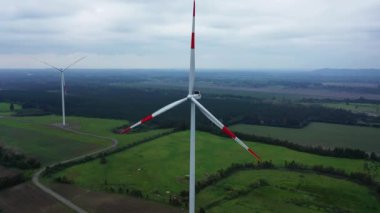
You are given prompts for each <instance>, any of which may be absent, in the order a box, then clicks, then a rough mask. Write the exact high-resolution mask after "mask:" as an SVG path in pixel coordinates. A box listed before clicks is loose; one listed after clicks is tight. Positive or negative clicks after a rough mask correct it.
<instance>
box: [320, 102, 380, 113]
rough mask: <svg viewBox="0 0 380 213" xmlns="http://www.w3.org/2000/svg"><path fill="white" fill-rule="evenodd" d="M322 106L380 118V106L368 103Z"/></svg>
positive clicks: (326, 104)
mask: <svg viewBox="0 0 380 213" xmlns="http://www.w3.org/2000/svg"><path fill="white" fill-rule="evenodd" d="M322 106H325V107H329V108H334V109H344V110H348V111H351V112H353V113H365V114H368V115H372V116H380V106H379V104H367V103H322Z"/></svg>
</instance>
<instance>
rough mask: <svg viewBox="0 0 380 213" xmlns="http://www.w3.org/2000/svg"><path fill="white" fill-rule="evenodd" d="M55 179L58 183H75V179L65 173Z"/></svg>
mask: <svg viewBox="0 0 380 213" xmlns="http://www.w3.org/2000/svg"><path fill="white" fill-rule="evenodd" d="M54 181H55V182H57V183H63V184H73V183H74V181H73V180H71V179H69V178H67V177H66V176H65V175H63V176H58V177H56V178H54Z"/></svg>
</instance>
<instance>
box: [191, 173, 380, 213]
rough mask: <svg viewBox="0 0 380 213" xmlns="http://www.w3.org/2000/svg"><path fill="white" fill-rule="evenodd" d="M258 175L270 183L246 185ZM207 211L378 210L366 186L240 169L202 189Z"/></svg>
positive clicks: (200, 200) (305, 175) (201, 202)
mask: <svg viewBox="0 0 380 213" xmlns="http://www.w3.org/2000/svg"><path fill="white" fill-rule="evenodd" d="M259 179H262V180H265V181H267V183H268V184H269V185H262V186H260V187H257V188H252V187H249V185H250V184H252V183H255V182H257V181H258V180H259ZM197 201H198V206H202V207H203V208H204V209H205V210H206V212H218V213H219V212H300V213H303V212H379V211H380V203H379V201H378V199H377V198H376V197H375V196H374V195H373V193H372V192H371V191H370V190H369V189H368V188H366V187H365V186H361V185H358V184H356V183H353V182H350V181H347V180H342V179H335V178H332V177H327V176H321V175H316V174H312V173H299V172H290V171H277V170H254V171H242V172H238V173H235V174H234V175H232V176H230V177H228V178H226V179H224V180H222V181H220V182H218V183H217V184H215V185H213V186H211V187H208V188H206V189H205V190H203V191H201V192H200V193H199V194H198V197H197Z"/></svg>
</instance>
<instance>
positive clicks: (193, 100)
mask: <svg viewBox="0 0 380 213" xmlns="http://www.w3.org/2000/svg"><path fill="white" fill-rule="evenodd" d="M194 79H195V0H194V4H193V24H192V34H191V55H190V74H189V94H188V95H187V96H186V97H185V98H183V99H180V100H178V101H175V102H173V103H171V104H169V105H167V106H165V107H163V108H161V109H159V110H157V111H156V112H154V113H153V114H151V115H149V116H147V117H145V118H143V119H141V120H140V121H139V122H137V123H135V124H133V125H132V126H130V127H128V128H125V129H123V130H121V131H120V133H121V134H126V133H128V132H129V131H131V130H132V129H133V128H135V127H137V126H139V125H141V124H143V123H145V122H147V121H149V120H151V119H153V118H154V117H157V116H158V115H160V114H162V113H164V112H166V111H168V110H170V109H172V108H174V107H176V106H178V105H180V104H182V103H184V102H185V101H190V105H191V112H190V182H189V213H194V211H195V107H196V106H197V107H198V109H199V110H200V111H201V112H202V113H203V114H204V115H205V116H206V117H207V118H208V119H209V120H210V121H211V122H212V123H214V124H215V125H216V126H217V127H219V128H220V129H221V130H222V131H223V133H224V134H226V135H227V136H229V137H231V138H232V139H233V140H235V141H236V142H237V143H238V144H239V145H240V146H242V147H243V148H244V149H245V150H246V151H248V152H249V153H250V154H252V155H253V156H254V157H255V158H256V159H257V160H260V157H259V156H258V155H257V154H256V153H255V152H254V151H253V150H252V149H251V148H249V147H248V146H247V145H246V144H245V143H244V142H243V141H241V140H240V139H239V138H238V137H236V135H235V134H234V133H233V132H232V131H231V130H229V129H228V128H227V126H225V125H224V124H222V123H221V122H220V121H219V120H218V119H217V118H216V117H215V116H214V115H213V114H211V113H210V112H209V111H208V110H207V109H206V108H205V107H204V106H203V105H202V104H200V103H199V102H198V101H197V99H200V98H201V95H200V93H199V92H198V91H194Z"/></svg>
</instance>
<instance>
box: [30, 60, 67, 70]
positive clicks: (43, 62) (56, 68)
mask: <svg viewBox="0 0 380 213" xmlns="http://www.w3.org/2000/svg"><path fill="white" fill-rule="evenodd" d="M36 60H37V61H39V62H40V63H42V64H45V65H47V66H49V67H51V68H53V69H55V70H57V71H59V72H62V69H60V68H58V67H55V66H53V65H51V64H49V63H47V62H45V61H41V60H39V59H36Z"/></svg>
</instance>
